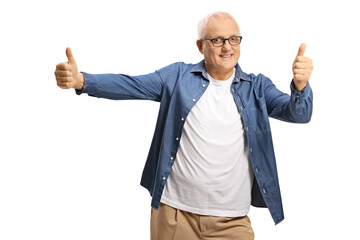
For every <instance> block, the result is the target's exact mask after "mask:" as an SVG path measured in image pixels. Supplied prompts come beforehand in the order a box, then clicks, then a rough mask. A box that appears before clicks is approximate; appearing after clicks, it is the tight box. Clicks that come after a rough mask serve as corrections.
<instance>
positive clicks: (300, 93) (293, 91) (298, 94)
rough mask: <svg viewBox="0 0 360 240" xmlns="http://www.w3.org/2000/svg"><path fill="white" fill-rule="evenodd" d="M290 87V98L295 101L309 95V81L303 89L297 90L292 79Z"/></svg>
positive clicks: (299, 100)
mask: <svg viewBox="0 0 360 240" xmlns="http://www.w3.org/2000/svg"><path fill="white" fill-rule="evenodd" d="M290 89H291V98H292V100H294V101H295V102H302V101H303V100H304V99H306V98H307V97H309V95H310V93H311V87H310V83H309V82H307V84H306V87H305V88H304V90H302V91H298V90H297V89H296V88H295V83H294V80H292V81H291V83H290Z"/></svg>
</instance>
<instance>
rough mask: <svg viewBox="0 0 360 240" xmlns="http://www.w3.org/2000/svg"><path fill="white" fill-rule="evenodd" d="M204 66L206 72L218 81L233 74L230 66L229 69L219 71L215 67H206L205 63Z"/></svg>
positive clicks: (226, 78)
mask: <svg viewBox="0 0 360 240" xmlns="http://www.w3.org/2000/svg"><path fill="white" fill-rule="evenodd" d="M205 68H206V72H207V73H208V74H209V75H210V76H211V77H212V78H214V79H216V80H220V81H225V80H228V79H229V78H230V77H231V76H232V75H233V74H234V71H235V70H234V68H232V69H231V70H226V71H225V70H223V71H219V70H216V69H211V68H208V67H207V66H206V64H205Z"/></svg>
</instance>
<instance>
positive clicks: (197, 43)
mask: <svg viewBox="0 0 360 240" xmlns="http://www.w3.org/2000/svg"><path fill="white" fill-rule="evenodd" d="M202 44H203V42H202V41H201V40H200V39H199V40H197V41H196V45H197V47H198V49H199V51H200V53H201V54H204V51H203V45H202Z"/></svg>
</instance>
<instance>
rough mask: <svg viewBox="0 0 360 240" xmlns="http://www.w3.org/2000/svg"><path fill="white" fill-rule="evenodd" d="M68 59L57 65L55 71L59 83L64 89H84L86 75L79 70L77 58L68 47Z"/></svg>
mask: <svg viewBox="0 0 360 240" xmlns="http://www.w3.org/2000/svg"><path fill="white" fill-rule="evenodd" d="M66 56H67V59H68V61H67V62H63V63H59V64H58V65H56V70H55V72H54V74H55V78H56V82H57V85H58V86H59V87H60V88H62V89H69V88H75V89H79V90H82V89H83V86H84V76H83V74H82V73H80V72H79V71H78V67H77V64H76V61H75V58H74V56H73V54H72V51H71V49H70V48H66Z"/></svg>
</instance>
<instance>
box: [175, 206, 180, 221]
mask: <svg viewBox="0 0 360 240" xmlns="http://www.w3.org/2000/svg"><path fill="white" fill-rule="evenodd" d="M179 211H180V210H179V209H178V208H176V213H175V221H176V222H177V220H178V212H179Z"/></svg>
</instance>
